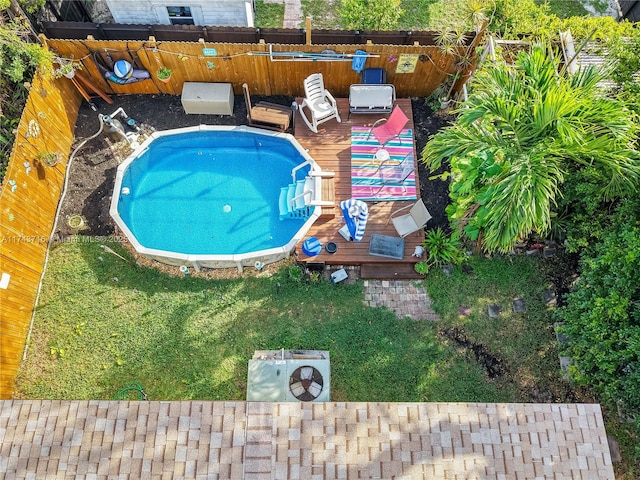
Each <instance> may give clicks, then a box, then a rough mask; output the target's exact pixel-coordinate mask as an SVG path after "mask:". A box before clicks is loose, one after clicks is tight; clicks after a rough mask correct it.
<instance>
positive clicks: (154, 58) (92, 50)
mask: <svg viewBox="0 0 640 480" xmlns="http://www.w3.org/2000/svg"><path fill="white" fill-rule="evenodd" d="M47 43H48V45H49V47H50V48H51V49H52V50H54V51H56V52H57V53H58V54H59V55H61V56H64V57H68V58H74V59H77V60H79V61H80V62H81V63H82V65H83V69H84V73H85V74H88V75H89V76H90V77H91V78H92V80H93V81H94V82H95V83H97V84H99V85H100V86H101V88H102V89H103V90H104V91H105V92H107V93H114V94H158V93H166V94H171V95H180V93H181V92H182V85H183V83H184V82H224V83H231V84H232V85H233V90H234V93H235V94H237V95H240V94H241V93H242V84H243V83H244V82H247V83H248V84H249V87H250V89H251V91H252V93H254V94H257V95H296V96H300V95H303V87H302V84H303V80H304V79H305V78H306V77H307V76H308V75H310V74H312V73H316V72H320V73H322V74H323V76H324V81H325V86H326V87H327V89H329V90H330V91H331V92H332V93H333V95H334V96H342V97H344V96H347V95H348V93H349V85H351V84H353V83H359V75H358V73H356V72H355V71H354V70H353V69H352V67H351V59H352V58H351V57H350V55H353V54H355V52H356V50H362V51H366V52H367V53H368V54H369V55H370V57H369V58H367V60H366V67H367V68H383V69H385V71H386V72H387V82H388V83H392V84H394V85H395V88H396V92H397V95H398V96H399V97H410V96H418V97H420V96H425V97H426V96H428V95H429V94H430V93H431V92H433V91H434V90H435V89H436V88H437V87H438V86H439V85H440V84H442V83H443V82H444V81H446V80H447V79H448V78H449V75H453V74H456V73H458V72H457V66H456V65H457V64H458V62H459V61H460V60H461V58H462V57H464V56H465V55H466V54H467V51H472V50H473V49H472V48H469V47H465V46H462V47H458V48H457V51H456V53H455V54H451V53H445V52H444V51H443V49H441V48H440V47H438V46H434V45H430V46H425V45H330V44H326V45H305V46H299V45H283V44H277V45H273V44H262V43H258V44H248V43H247V44H244V43H209V42H158V41H156V40H155V39H153V38H151V39H149V40H145V41H139V40H128V41H120V40H119V41H97V40H58V39H49V40H47ZM214 51H215V54H216V55H215V56H209V55H211V53H212V52H214ZM327 52H328V53H327ZM331 52H335V55H333V54H332V53H331ZM205 53H206V54H205ZM270 53H272V54H273V55H272V56H271V55H270ZM318 54H319V55H318ZM313 55H315V57H314V58H313V59H312V58H311V57H312V56H313ZM108 57H110V59H111V60H112V61H116V60H120V59H125V60H128V61H130V62H132V63H133V64H134V66H135V67H136V68H139V69H142V70H147V71H148V72H149V73H150V74H151V79H149V80H144V81H141V82H137V83H130V84H126V85H118V84H115V83H113V82H110V81H107V80H105V78H104V71H101V70H100V68H99V67H98V64H100V65H103V66H108V65H109V61H108V60H109V58H108ZM471 60H473V59H471ZM408 62H409V63H410V62H414V63H415V67H411V66H410V65H409V64H408ZM472 64H473V62H472V61H471V62H467V67H466V69H467V70H468V69H469V68H470V67H469V66H468V65H472ZM160 66H165V67H168V68H170V69H171V70H172V71H173V75H172V77H171V79H170V82H169V83H163V82H161V81H160V80H158V79H157V76H156V74H157V71H158V68H159V67H160ZM404 71H407V73H403V72H404ZM466 73H467V72H466V71H465V72H462V77H464V76H465V74H466Z"/></svg>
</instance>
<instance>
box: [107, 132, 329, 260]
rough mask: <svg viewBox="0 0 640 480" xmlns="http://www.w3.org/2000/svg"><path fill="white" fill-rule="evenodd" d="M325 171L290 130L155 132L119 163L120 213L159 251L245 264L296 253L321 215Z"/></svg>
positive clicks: (115, 205) (116, 211) (115, 206)
mask: <svg viewBox="0 0 640 480" xmlns="http://www.w3.org/2000/svg"><path fill="white" fill-rule="evenodd" d="M319 171H320V169H319V167H318V166H317V164H316V163H315V162H314V161H313V159H312V158H311V157H310V156H309V155H308V154H307V152H306V151H305V150H304V149H303V148H302V147H301V146H300V145H299V144H298V142H297V141H296V140H295V138H294V137H292V136H291V135H288V134H283V133H274V132H268V131H265V130H260V129H256V128H251V127H244V126H240V127H213V126H205V125H201V126H199V127H189V128H183V129H177V130H167V131H163V132H155V133H154V134H153V135H151V137H150V138H149V139H147V140H146V141H145V142H144V143H143V144H142V145H141V146H140V148H138V149H137V150H136V151H135V152H134V153H133V154H132V155H131V156H129V157H128V158H127V159H126V160H125V161H124V162H123V163H122V164H121V165H120V166H119V167H118V171H117V175H116V182H115V187H114V194H113V198H112V201H111V210H110V213H111V216H112V217H113V218H114V220H115V221H116V223H117V224H118V227H119V228H120V229H121V230H122V231H123V233H124V234H125V235H126V236H127V238H128V239H129V240H130V241H131V243H132V244H133V246H134V247H135V249H136V251H138V252H139V253H141V254H143V255H145V256H147V257H149V258H153V259H155V260H158V261H160V262H163V263H167V264H170V265H180V266H182V265H184V266H193V267H194V268H196V269H199V268H200V267H207V268H227V267H233V266H236V267H238V268H239V269H240V270H242V268H243V267H244V266H253V265H259V264H267V263H273V262H276V261H278V260H281V259H283V258H286V257H287V256H289V255H290V254H291V251H292V250H293V248H294V247H295V245H296V243H298V242H299V241H300V240H301V239H302V237H303V236H304V235H305V234H306V232H307V231H308V230H309V227H310V226H311V225H312V223H313V222H314V221H315V220H316V218H317V217H318V216H319V210H320V209H319V208H317V207H316V205H318V204H320V203H322V202H321V199H320V198H319V197H318V195H319V194H320V191H321V189H320V188H315V186H316V185H317V182H318V181H319V179H320V176H318V175H319V174H318V175H316V172H319ZM292 178H293V179H295V180H297V182H294V181H293V179H292ZM289 185H291V187H289ZM296 185H297V191H296ZM287 189H288V190H287ZM287 192H289V193H287ZM300 192H304V193H303V194H302V195H300ZM287 195H288V197H287ZM294 195H297V196H296V199H295V200H292V197H293V196H294ZM286 205H292V207H291V209H290V210H291V211H289V210H287V208H286Z"/></svg>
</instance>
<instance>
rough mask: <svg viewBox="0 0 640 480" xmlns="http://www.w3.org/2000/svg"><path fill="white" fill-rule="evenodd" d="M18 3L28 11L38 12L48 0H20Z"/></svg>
mask: <svg viewBox="0 0 640 480" xmlns="http://www.w3.org/2000/svg"><path fill="white" fill-rule="evenodd" d="M18 3H19V4H20V6H21V7H22V8H24V9H25V11H26V12H27V13H37V12H38V11H39V10H40V9H42V7H44V4H45V3H46V0H18Z"/></svg>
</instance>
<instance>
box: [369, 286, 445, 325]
mask: <svg viewBox="0 0 640 480" xmlns="http://www.w3.org/2000/svg"><path fill="white" fill-rule="evenodd" d="M364 303H365V304H366V305H369V306H371V307H387V308H388V309H390V310H393V311H394V312H395V314H396V315H397V316H398V317H400V318H404V317H409V318H413V319H414V320H432V321H434V320H438V319H439V317H438V315H437V314H436V312H435V311H434V310H433V308H431V299H430V298H429V295H427V290H426V289H425V287H424V283H423V282H422V281H416V280H365V281H364Z"/></svg>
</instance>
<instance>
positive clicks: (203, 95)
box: [181, 82, 233, 115]
mask: <svg viewBox="0 0 640 480" xmlns="http://www.w3.org/2000/svg"><path fill="white" fill-rule="evenodd" d="M181 101H182V108H184V111H185V113H199V114H209V115H233V88H231V84H230V83H206V82H184V85H183V87H182V97H181Z"/></svg>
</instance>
